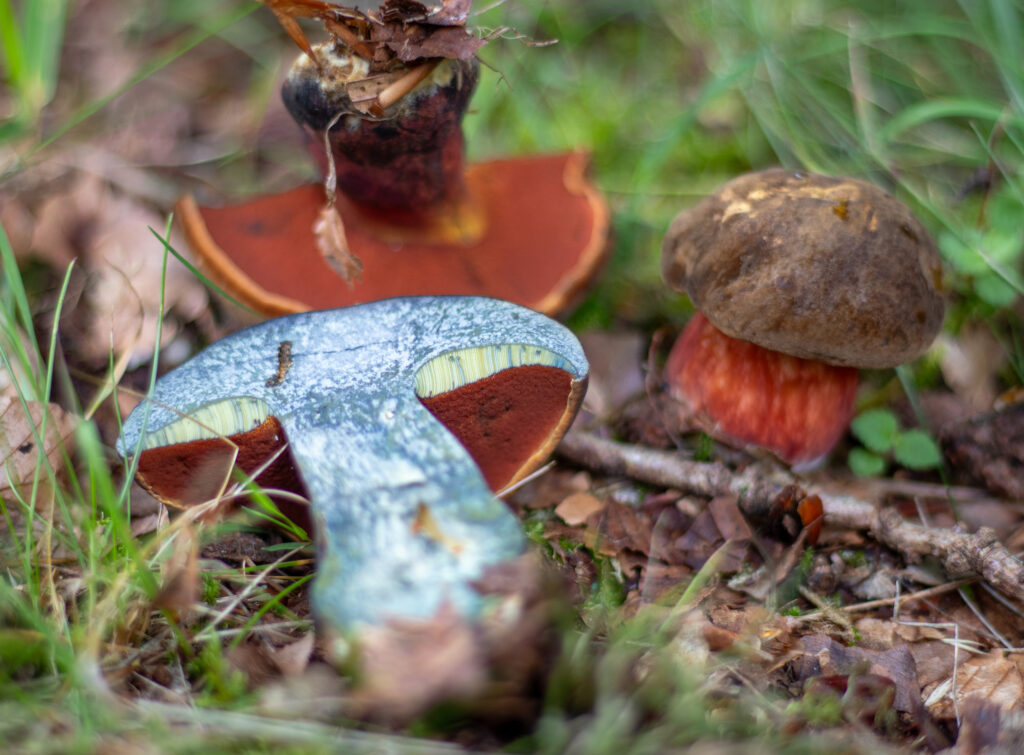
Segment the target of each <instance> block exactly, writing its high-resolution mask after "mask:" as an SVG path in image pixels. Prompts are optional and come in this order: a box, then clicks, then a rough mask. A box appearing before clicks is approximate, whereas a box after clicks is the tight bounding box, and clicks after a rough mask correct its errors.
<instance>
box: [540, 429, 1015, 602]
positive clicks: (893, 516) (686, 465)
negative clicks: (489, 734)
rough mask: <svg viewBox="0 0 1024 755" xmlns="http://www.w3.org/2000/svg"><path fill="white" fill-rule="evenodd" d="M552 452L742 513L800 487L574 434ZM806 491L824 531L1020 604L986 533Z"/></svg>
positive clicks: (1007, 556)
mask: <svg viewBox="0 0 1024 755" xmlns="http://www.w3.org/2000/svg"><path fill="white" fill-rule="evenodd" d="M558 453H559V454H561V455H562V456H563V457H565V458H566V459H570V460H572V461H574V462H576V463H578V464H582V465H583V466H586V467H589V468H591V469H595V470H600V471H601V472H604V473H605V474H616V475H626V476H629V477H633V478H635V479H637V480H640V481H642V482H646V483H649V484H652V485H660V486H662V487H666V488H675V489H678V490H680V491H682V492H687V493H692V494H696V495H702V496H707V497H714V496H720V495H734V496H736V497H737V499H738V500H739V505H740V508H741V510H743V511H744V512H749V511H751V510H752V509H754V508H756V507H758V506H761V507H763V506H764V505H765V504H766V503H768V502H770V501H771V500H772V498H773V497H774V496H775V495H776V494H777V493H778V492H779V491H780V490H781V489H782V488H783V487H785V486H786V485H793V484H796V485H800V480H799V479H798V478H796V477H794V476H793V475H792V474H790V473H788V472H785V471H783V470H782V469H779V468H777V467H772V466H767V465H764V464H761V463H758V464H751V465H750V466H748V467H746V468H744V469H743V470H740V471H733V470H731V469H729V468H728V467H726V466H725V465H723V464H717V463H713V462H696V461H689V460H687V459H683V458H681V457H680V456H679V454H677V453H674V452H672V451H663V450H660V449H655V448H645V447H642V446H632V445H627V444H625V443H617V442H615V441H611V440H606V439H604V438H600V437H598V436H596V435H593V434H591V433H586V432H582V431H578V430H575V431H571V432H569V433H568V434H566V436H565V438H563V439H562V442H561V444H560V445H559V447H558ZM801 487H803V486H801ZM806 490H807V492H808V493H814V494H816V495H818V496H819V497H820V498H821V503H822V506H823V508H824V511H825V522H826V524H828V525H831V526H833V527H841V528H846V529H855V530H864V531H866V532H868V533H869V534H870V535H871V536H872V537H873V538H874V539H875V540H877V541H878V542H880V543H883V544H884V545H887V546H889V547H890V548H892V549H894V550H897V551H899V552H900V553H902V554H904V555H905V556H908V557H910V559H911V560H916V558H917V557H920V556H933V557H935V558H937V559H939V560H940V561H941V562H942V564H943V565H944V567H945V569H946V571H947V572H949V574H950V575H951V576H953V577H962V576H967V575H970V574H976V575H978V576H979V577H981V578H982V579H983V580H985V581H986V582H987V583H988V584H990V585H992V586H993V587H995V588H997V589H998V590H1000V591H1001V592H1003V593H1004V594H1006V595H1008V596H1010V597H1012V598H1015V599H1017V600H1024V563H1021V562H1020V561H1019V560H1017V559H1016V558H1014V556H1013V555H1012V554H1011V553H1010V552H1009V551H1007V550H1006V548H1005V546H1003V544H1002V543H1000V542H999V537H998V535H997V534H996V532H995V531H994V530H993V529H991V528H989V527H981V528H979V529H978V531H977V532H974V533H967V532H960V531H957V530H955V529H938V528H932V527H922V526H921V525H919V524H913V523H912V522H908V521H905V520H904V519H903V517H901V516H900V514H899V512H897V511H895V510H893V509H881V508H879V507H878V506H876V505H875V504H873V503H869V502H867V501H862V500H860V499H857V498H854V497H853V496H845V495H832V494H829V493H826V492H823V491H822V490H818V489H815V488H814V487H813V486H809V487H807V488H806Z"/></svg>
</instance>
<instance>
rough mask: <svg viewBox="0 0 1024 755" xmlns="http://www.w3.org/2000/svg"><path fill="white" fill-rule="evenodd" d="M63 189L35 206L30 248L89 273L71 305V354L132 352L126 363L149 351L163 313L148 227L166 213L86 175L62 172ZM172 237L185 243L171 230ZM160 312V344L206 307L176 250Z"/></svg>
mask: <svg viewBox="0 0 1024 755" xmlns="http://www.w3.org/2000/svg"><path fill="white" fill-rule="evenodd" d="M62 185H64V186H65V187H66V188H65V189H64V190H63V191H58V192H55V193H53V194H51V195H50V196H49V197H48V198H47V199H46V200H45V201H44V202H43V203H42V205H41V206H40V207H39V208H38V209H37V211H36V226H35V233H34V235H33V238H32V242H31V246H32V252H33V254H35V255H36V256H38V257H40V258H42V259H45V260H47V261H48V262H49V263H50V264H51V265H53V266H55V267H57V268H61V267H64V266H66V265H67V264H68V263H69V262H70V261H71V260H72V259H73V258H77V259H79V260H80V264H81V266H82V268H83V270H84V272H85V274H86V275H87V284H86V289H85V294H84V300H85V303H86V305H87V306H86V307H84V308H83V309H82V311H75V312H74V314H73V318H72V320H71V321H72V322H73V323H74V326H75V331H76V332H75V350H76V354H78V355H81V356H83V357H84V358H85V359H87V360H89V361H96V362H103V363H105V362H106V361H107V360H108V355H109V354H110V350H111V348H113V350H114V354H115V355H116V356H121V355H122V354H130V360H129V362H130V364H129V366H134V365H137V364H139V363H141V362H143V361H144V360H146V359H148V358H149V357H150V356H151V355H152V353H153V345H154V342H155V340H156V331H157V324H158V321H159V318H160V317H161V315H162V314H163V313H161V312H160V299H161V285H162V282H161V278H162V275H163V260H164V250H163V246H162V244H161V243H160V241H159V240H158V239H156V238H155V237H154V236H153V233H152V232H151V231H150V228H152V229H154V230H156V231H157V232H158V233H162V232H163V229H164V226H165V224H166V219H165V218H163V217H162V216H161V215H159V214H158V213H156V212H154V211H153V210H151V209H149V208H147V207H146V206H144V205H143V204H141V203H139V202H138V201H136V200H134V199H130V198H127V197H125V196H118V195H115V194H114V193H113V192H112V191H111V190H110V189H109V187H108V185H107V184H106V183H105V182H104V181H102V180H99V179H97V178H95V177H92V176H88V175H85V174H83V175H81V176H74V175H73V176H71V177H68V178H67V179H65V181H64V182H63V184H62ZM170 244H171V245H172V246H173V247H174V248H175V249H179V250H180V249H185V244H184V243H183V240H182V239H181V238H180V237H179V236H178V235H177V234H176V233H172V235H171V239H170ZM163 294H164V299H165V302H164V304H165V312H173V313H174V314H175V315H176V316H177V317H176V318H164V320H163V326H162V333H161V346H166V345H167V344H169V343H170V342H171V341H172V340H173V339H174V337H175V336H176V335H177V333H178V327H177V324H178V321H183V322H189V321H192V320H194V319H195V318H197V317H199V316H200V314H201V313H202V312H203V311H204V310H205V309H206V306H207V295H206V289H205V288H204V287H203V285H202V283H201V282H200V281H199V280H197V279H196V278H195V276H193V275H192V273H191V272H189V270H188V269H187V268H186V267H185V266H184V265H182V264H181V263H180V262H178V261H177V260H176V259H175V258H174V257H173V256H170V255H169V256H168V259H167V273H166V284H165V285H163Z"/></svg>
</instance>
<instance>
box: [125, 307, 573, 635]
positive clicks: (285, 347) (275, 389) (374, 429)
mask: <svg viewBox="0 0 1024 755" xmlns="http://www.w3.org/2000/svg"><path fill="white" fill-rule="evenodd" d="M587 371H588V367H587V362H586V358H585V357H584V355H583V350H582V348H581V347H580V345H579V342H578V341H577V340H576V338H575V336H573V335H572V333H571V332H569V330H567V329H566V328H565V327H563V326H562V325H559V324H558V323H556V322H554V321H553V320H550V319H548V318H547V317H545V316H543V315H541V314H538V313H537V312H533V311H532V310H529V309H526V308H524V307H520V306H517V305H514V304H510V303H508V302H503V301H498V300H496V299H484V298H479V297H460V296H452V297H406V298H400V299H388V300H385V301H379V302H373V303H370V304H364V305H360V306H355V307H349V308H347V309H337V310H327V311H317V312H308V313H302V314H296V315H291V316H287V317H281V318H277V319H274V320H268V321H266V322H263V323H261V324H259V325H255V326H253V327H251V328H248V329H246V330H242V331H239V332H237V333H234V334H232V335H230V336H228V337H227V338H224V339H222V340H221V341H218V342H217V343H215V344H213V345H212V346H210V347H208V348H207V349H206V350H205V351H203V352H201V353H200V354H198V355H196V356H195V357H193V358H192V359H191V360H189V361H188V362H185V363H184V364H182V365H181V366H180V367H178V368H176V369H175V370H173V371H172V372H169V373H168V374H166V375H164V376H163V377H161V378H160V380H159V381H157V384H156V388H155V390H154V392H153V395H152V396H151V397H150V398H148V399H147V400H146V401H144V402H142V403H141V404H140V405H139V406H137V407H136V408H135V410H134V411H133V412H132V413H131V415H129V417H128V419H127V420H126V421H125V423H124V428H123V430H122V434H121V437H120V439H119V440H118V446H117V447H118V451H119V452H120V453H121V454H122V456H124V457H126V458H130V459H134V460H135V461H136V468H137V474H138V477H139V480H140V482H141V483H142V484H143V485H144V486H145V487H146V488H147V489H148V490H150V491H151V492H152V493H153V494H154V495H155V496H156V497H157V498H159V499H161V500H163V501H166V502H168V503H172V504H175V505H179V506H188V505H194V504H197V503H200V502H202V501H205V500H211V499H216V498H218V497H219V496H220V495H221V494H222V493H223V491H224V488H225V483H226V482H228V481H230V480H231V475H232V471H233V467H234V466H236V465H237V466H238V467H240V468H241V469H242V470H243V471H244V472H246V473H247V474H250V475H260V476H259V477H258V478H257V479H258V480H259V481H260V482H262V483H264V484H267V485H275V486H280V487H282V488H284V489H285V490H288V491H290V492H292V493H299V494H302V495H305V496H306V497H307V498H308V500H309V512H308V517H309V519H310V520H311V522H312V524H313V528H314V531H315V535H316V542H317V561H318V574H317V578H316V582H315V583H314V586H313V608H314V610H315V612H316V614H317V616H318V617H319V619H320V620H321V621H322V622H323V623H324V624H326V625H327V626H329V627H332V628H334V629H338V630H342V631H344V630H348V629H352V628H356V627H358V626H360V625H367V624H381V623H384V622H386V621H387V620H388V619H391V618H404V619H410V618H411V619H429V618H431V617H434V616H436V615H438V613H439V612H440V611H441V610H442V608H445V607H446V606H447V607H451V608H454V609H455V611H456V612H458V613H459V614H460V615H462V616H466V617H473V616H474V615H476V614H477V613H478V612H479V611H480V610H481V608H482V607H483V605H484V599H483V597H482V596H481V595H480V593H479V592H478V591H477V590H476V588H475V587H474V582H475V580H478V579H480V578H481V577H482V576H484V573H485V570H486V569H487V568H489V567H491V566H494V565H497V564H501V563H504V562H506V561H509V560H511V559H513V558H514V557H516V556H518V555H519V554H520V553H521V552H522V550H523V548H524V546H525V538H524V536H523V533H522V529H521V527H520V526H519V522H518V521H517V520H516V518H515V516H514V515H513V513H512V512H511V510H510V509H509V508H508V507H506V506H505V505H504V504H503V503H502V502H501V501H499V500H497V499H496V498H495V496H494V491H500V490H501V489H503V488H506V487H508V486H509V485H511V484H512V483H514V482H516V481H517V480H520V479H522V478H523V476H525V475H526V474H528V473H529V472H531V471H532V470H534V469H536V468H537V467H538V466H539V465H540V464H541V463H543V461H544V459H545V457H546V456H547V455H548V454H549V453H550V452H551V450H552V448H553V447H554V445H555V444H556V443H557V442H558V440H559V439H560V438H561V437H562V435H563V434H564V433H565V431H566V429H567V428H568V426H569V423H570V422H571V421H572V419H573V417H574V416H575V413H576V410H577V408H578V407H579V404H580V402H581V400H582V398H583V393H584V391H585V390H586V380H587Z"/></svg>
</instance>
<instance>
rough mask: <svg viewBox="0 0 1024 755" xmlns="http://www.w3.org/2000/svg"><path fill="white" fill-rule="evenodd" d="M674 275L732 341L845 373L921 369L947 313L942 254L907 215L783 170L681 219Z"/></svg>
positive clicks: (671, 261) (882, 195)
mask: <svg viewBox="0 0 1024 755" xmlns="http://www.w3.org/2000/svg"><path fill="white" fill-rule="evenodd" d="M662 274H663V276H664V278H665V280H666V281H667V282H668V283H669V285H671V286H672V287H673V288H676V289H677V290H680V291H684V292H685V293H687V294H688V295H689V296H690V298H691V299H692V301H693V303H694V305H695V306H696V307H697V308H698V309H699V310H701V311H702V312H703V313H704V314H705V315H706V316H707V318H708V320H710V321H711V323H712V324H713V325H715V327H717V328H718V329H719V330H721V331H723V332H724V333H726V334H727V335H730V336H732V337H734V338H739V339H741V340H744V341H750V342H752V343H756V344H758V345H759V346H763V347H765V348H767V349H771V350H773V351H780V352H783V353H785V354H791V355H793V356H797V357H801V358H803V359H814V360H819V361H823V362H828V363H830V364H835V365H845V366H851V367H861V368H885V367H892V366H895V365H897V364H901V363H903V362H907V361H910V360H912V359H914V358H915V357H917V356H919V355H920V354H921V353H922V352H923V351H924V350H925V349H927V348H928V346H929V345H930V344H931V342H932V340H933V339H934V337H935V335H936V334H937V333H938V331H939V328H940V327H941V325H942V318H943V313H944V302H943V297H942V294H941V283H942V266H941V263H940V261H939V254H938V251H937V249H936V247H935V243H934V242H933V241H932V238H931V236H930V235H929V234H928V231H927V230H926V229H925V228H924V226H923V225H922V224H921V223H920V222H919V221H918V220H917V218H915V217H914V215H913V214H912V213H911V211H910V210H909V209H908V208H907V207H906V206H905V205H904V204H902V203H901V202H899V201H898V200H897V199H895V198H894V197H893V196H892V195H891V194H889V193H888V192H886V191H883V190H882V189H880V188H879V187H877V186H875V185H873V184H870V183H867V182H865V181H860V180H856V179H852V178H832V177H829V176H822V175H817V174H813V173H801V172H793V171H789V170H783V169H781V168H773V169H770V170H764V171H760V172H756V173H748V174H745V175H742V176H739V177H738V178H735V179H733V180H732V181H729V182H728V183H726V184H725V185H724V186H722V187H721V188H720V189H719V190H718V191H716V192H715V193H714V194H712V195H711V196H709V197H707V198H705V199H704V200H702V201H701V202H699V203H698V204H696V205H694V206H693V207H691V208H689V209H687V210H684V211H683V212H681V213H680V214H679V215H678V216H677V217H676V218H675V220H674V221H673V222H672V225H671V227H670V228H669V230H668V233H667V234H666V236H665V241H664V244H663V248H662Z"/></svg>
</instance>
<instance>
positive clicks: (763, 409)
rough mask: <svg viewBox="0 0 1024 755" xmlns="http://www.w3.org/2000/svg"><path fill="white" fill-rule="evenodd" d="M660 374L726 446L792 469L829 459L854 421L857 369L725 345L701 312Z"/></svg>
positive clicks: (725, 340)
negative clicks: (750, 449) (733, 444)
mask: <svg viewBox="0 0 1024 755" xmlns="http://www.w3.org/2000/svg"><path fill="white" fill-rule="evenodd" d="M665 371H666V376H667V378H668V380H669V383H670V385H671V386H672V390H673V392H674V393H675V394H676V395H677V396H678V397H679V398H681V399H683V400H684V401H686V402H687V403H688V404H689V405H690V407H691V408H692V409H693V410H694V411H695V412H698V413H702V414H704V415H705V416H706V417H707V418H708V419H710V420H711V421H712V422H714V423H715V425H716V426H717V428H718V430H720V431H721V433H722V434H723V435H724V436H726V437H727V438H728V439H731V440H734V441H739V442H741V443H749V444H754V445H757V446H761V447H762V448H766V449H768V450H770V451H773V452H774V453H775V454H777V455H778V456H779V457H780V458H782V459H784V460H785V461H787V462H789V463H791V464H795V463H800V462H809V461H812V460H814V459H817V458H819V457H821V456H823V455H824V454H826V453H828V451H829V450H830V449H831V448H832V447H833V446H834V445H835V444H836V442H837V441H838V440H839V438H840V437H842V435H843V433H844V432H845V431H846V427H847V425H849V423H850V420H851V419H852V418H853V412H854V398H855V395H856V392H857V370H855V369H853V368H851V367H834V366H832V365H828V364H824V363H823V362H813V361H810V360H807V359H798V358H797V357H792V356H789V355H787V354H780V353H778V352H775V351H769V350H768V349H764V348H761V347H760V346H757V345H755V344H752V343H748V342H747V341H740V340H738V339H735V338H730V337H729V336H727V335H725V334H724V333H722V332H721V331H719V330H718V329H717V328H715V327H714V326H713V325H712V324H711V323H709V322H708V320H707V318H706V317H704V315H702V314H700V313H698V314H697V315H695V316H694V317H693V319H692V320H690V322H689V324H688V325H687V326H686V329H685V330H684V331H683V334H682V335H681V336H680V337H679V340H678V341H676V343H675V346H673V347H672V352H671V353H670V354H669V358H668V364H667V365H666V368H665Z"/></svg>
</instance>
